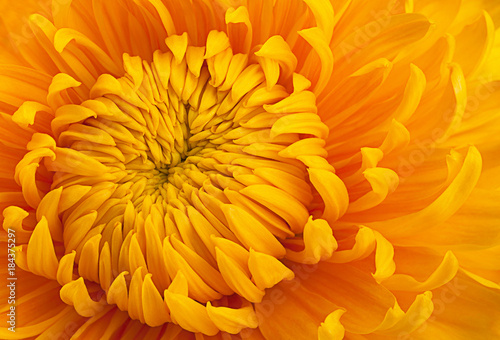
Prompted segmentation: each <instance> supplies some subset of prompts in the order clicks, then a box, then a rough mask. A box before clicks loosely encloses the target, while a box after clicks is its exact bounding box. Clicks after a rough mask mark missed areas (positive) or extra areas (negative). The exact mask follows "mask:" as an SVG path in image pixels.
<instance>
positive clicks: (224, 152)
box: [16, 31, 343, 334]
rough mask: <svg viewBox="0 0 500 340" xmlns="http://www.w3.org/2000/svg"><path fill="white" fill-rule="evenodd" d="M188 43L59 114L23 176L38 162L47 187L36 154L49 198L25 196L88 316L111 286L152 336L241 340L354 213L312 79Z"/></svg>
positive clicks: (129, 63) (137, 63)
mask: <svg viewBox="0 0 500 340" xmlns="http://www.w3.org/2000/svg"><path fill="white" fill-rule="evenodd" d="M187 39H188V38H187V35H186V34H184V35H182V36H172V37H169V38H167V45H168V47H169V49H170V51H168V52H161V51H156V52H155V53H154V55H153V58H152V62H147V61H144V60H141V59H140V58H139V57H130V56H128V55H124V58H123V60H124V69H125V75H124V76H123V77H121V78H115V77H113V76H111V75H107V74H104V75H101V76H100V77H99V79H98V80H97V81H96V83H95V85H94V86H93V87H92V89H91V90H90V98H91V99H89V100H86V101H84V102H83V103H81V105H74V104H67V105H62V106H60V107H59V108H58V109H57V110H56V112H55V118H54V119H53V120H52V123H51V128H52V136H49V135H44V134H35V135H34V137H33V140H32V141H31V142H30V143H31V146H30V150H32V151H30V153H28V154H27V155H26V156H25V159H23V161H21V163H20V165H18V167H17V168H16V178H17V179H18V181H19V183H24V182H25V181H24V178H26V177H27V176H28V175H27V174H26V173H24V172H23V169H25V168H28V166H27V164H31V163H36V166H35V167H34V168H35V171H38V172H37V175H36V176H40V175H41V171H42V170H40V169H39V170H36V168H37V167H38V165H40V160H41V159H44V162H43V164H44V170H43V171H44V174H45V173H49V174H53V176H52V183H51V187H50V190H48V191H47V192H43V193H41V192H39V193H38V194H39V195H40V199H39V202H38V201H37V198H36V194H37V193H33V192H32V191H30V189H29V188H27V187H24V186H23V193H24V194H25V196H27V197H31V196H33V197H34V198H32V199H31V201H32V202H33V206H34V207H35V208H36V209H37V216H39V217H41V216H43V217H44V218H43V219H42V220H41V223H43V222H47V224H48V228H49V229H50V235H51V238H52V240H53V241H55V242H56V243H55V244H56V251H57V244H58V243H57V242H61V244H62V245H63V248H64V252H63V253H64V254H65V255H64V256H63V257H62V258H61V260H60V261H59V264H58V266H57V279H58V281H59V282H60V283H61V284H62V285H64V286H63V288H62V290H61V297H62V299H63V300H64V301H66V302H67V303H69V304H74V305H75V307H76V309H77V311H78V310H80V311H81V312H82V313H83V314H85V312H84V311H82V310H83V307H81V306H80V307H78V306H79V305H81V304H82V302H81V301H83V300H84V299H83V298H82V296H87V297H89V296H90V295H92V292H95V291H96V290H99V289H101V290H102V291H104V292H105V298H106V300H107V303H111V304H116V305H117V306H118V307H119V308H120V309H121V310H124V311H125V310H126V311H128V313H129V315H130V317H132V318H133V319H138V320H140V321H141V322H143V323H147V324H148V325H150V326H158V325H161V324H163V323H165V322H175V323H177V324H179V325H181V326H182V327H183V328H185V329H187V330H190V331H193V332H202V333H205V334H215V333H216V332H217V331H218V330H220V329H222V330H225V331H231V332H238V331H239V330H241V328H244V327H256V326H257V324H256V321H255V316H254V314H253V308H252V307H251V304H250V303H257V302H260V301H261V299H262V297H263V296H264V290H265V289H266V288H270V287H272V286H274V285H276V284H277V283H278V282H280V281H281V280H284V279H291V278H293V277H294V274H293V272H292V271H291V270H290V269H289V268H287V267H286V266H285V265H284V264H283V263H282V262H281V260H282V259H284V258H285V257H286V258H288V259H291V260H293V261H304V262H307V261H309V262H310V263H311V262H318V261H319V260H320V259H321V258H323V257H327V256H329V254H331V252H332V251H333V249H334V247H335V245H334V240H333V237H332V235H331V234H332V232H331V229H330V228H329V226H328V223H327V221H330V222H331V221H334V220H335V219H336V218H337V217H338V215H339V214H341V213H342V211H340V210H342V209H343V208H339V209H338V210H339V211H335V207H336V203H335V200H336V199H335V195H336V193H334V191H335V186H334V185H335V183H336V182H335V175H334V174H333V168H331V166H330V165H328V162H326V160H325V159H324V157H325V156H326V151H325V150H324V149H323V145H324V139H325V138H326V136H327V133H328V129H327V127H326V126H325V125H324V124H323V123H322V122H321V121H320V119H319V117H318V116H317V115H316V106H315V97H314V95H313V94H312V92H309V91H306V89H307V87H308V86H309V85H310V83H309V82H308V81H307V80H306V79H304V78H303V77H301V76H299V75H297V74H293V75H292V74H291V73H290V72H288V74H287V73H286V72H282V73H281V75H280V72H279V71H280V67H281V66H279V65H281V64H279V63H278V62H276V61H275V60H274V62H275V63H274V64H272V63H271V61H273V59H272V58H271V59H269V58H267V59H266V58H264V57H258V62H255V61H251V60H249V57H248V56H247V55H244V54H233V52H232V49H231V47H230V46H229V41H228V39H227V36H226V35H225V34H224V33H221V32H215V31H213V32H211V33H210V35H209V36H208V39H207V45H206V47H194V46H189V44H188V40H187ZM269 65H275V66H277V67H278V77H279V79H280V80H281V82H282V83H283V84H286V83H288V84H290V86H289V87H290V88H289V89H287V88H285V87H284V86H283V85H280V84H277V82H278V78H276V77H274V76H272V74H273V73H272V72H271V71H270V69H269ZM271 68H272V67H271ZM270 74H271V75H270ZM270 79H274V80H270ZM291 88H293V89H294V91H293V93H290V89H291ZM339 181H340V180H339ZM325 201H328V202H329V203H328V207H329V208H325V206H326V205H325V203H324V202H325ZM54 202H57V203H56V204H54ZM37 228H38V227H37ZM40 228H41V227H40ZM302 234H303V235H302ZM32 239H33V237H32ZM30 242H31V241H30ZM313 244H314V246H312V245H313ZM28 265H29V261H28ZM44 275H45V274H44ZM49 276H50V275H49ZM75 277H76V278H77V279H76V280H75ZM75 291H78V292H80V293H81V295H78V294H75V293H74V292H75ZM88 292H90V293H91V294H90V295H89V293H88ZM87 300H88V301H87V302H88V304H90V305H92V303H97V302H92V301H91V299H90V298H88V299H87ZM87 307H88V306H87ZM227 311H230V312H229V314H227ZM231 313H233V314H231ZM234 313H237V314H234ZM238 313H240V314H238ZM87 314H88V313H87ZM89 315H91V313H90V314H89ZM87 316H88V315H87ZM188 316H190V317H189V318H188ZM228 318H229V319H228ZM233 319H234V320H233ZM235 320H239V321H238V322H236V321H235ZM235 325H236V326H235ZM231 327H233V328H231Z"/></svg>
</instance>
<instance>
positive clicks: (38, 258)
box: [27, 217, 59, 279]
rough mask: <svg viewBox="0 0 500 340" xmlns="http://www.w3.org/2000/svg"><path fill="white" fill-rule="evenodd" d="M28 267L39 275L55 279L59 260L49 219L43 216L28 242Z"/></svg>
mask: <svg viewBox="0 0 500 340" xmlns="http://www.w3.org/2000/svg"><path fill="white" fill-rule="evenodd" d="M27 259H28V268H29V269H30V271H31V272H32V273H34V274H37V275H42V276H45V277H46V278H48V279H55V278H56V276H57V268H58V266H59V261H58V260H57V257H56V253H55V250H54V244H53V243H52V238H51V237H50V230H49V226H48V223H47V219H46V218H45V217H42V219H41V220H40V222H38V223H37V225H36V227H35V229H34V230H33V234H31V238H30V240H29V243H28V250H27Z"/></svg>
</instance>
